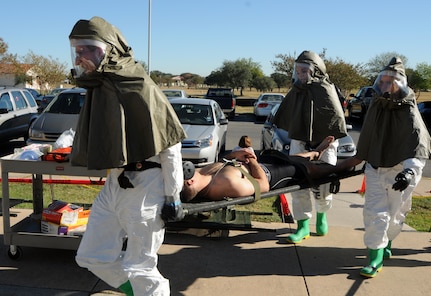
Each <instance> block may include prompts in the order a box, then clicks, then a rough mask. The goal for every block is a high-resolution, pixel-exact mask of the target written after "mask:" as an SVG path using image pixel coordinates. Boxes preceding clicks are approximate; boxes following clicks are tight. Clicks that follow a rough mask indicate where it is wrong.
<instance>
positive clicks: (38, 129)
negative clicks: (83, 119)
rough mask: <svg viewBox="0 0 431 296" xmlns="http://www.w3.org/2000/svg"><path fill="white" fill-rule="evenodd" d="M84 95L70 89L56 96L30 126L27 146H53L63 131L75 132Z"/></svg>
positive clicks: (75, 89) (81, 92)
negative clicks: (71, 130)
mask: <svg viewBox="0 0 431 296" xmlns="http://www.w3.org/2000/svg"><path fill="white" fill-rule="evenodd" d="M85 93H86V90H85V89H83V88H72V89H69V90H65V91H63V92H61V93H60V94H58V95H57V96H56V97H55V98H54V100H52V102H51V103H50V104H49V105H48V106H47V107H46V108H45V109H44V110H43V112H42V113H41V114H40V115H39V117H38V119H37V120H36V121H34V122H33V124H32V125H31V127H30V131H29V138H28V140H27V144H28V145H30V144H54V143H55V141H57V139H58V137H60V135H61V134H62V133H63V132H64V131H66V130H69V129H73V130H76V125H77V123H78V118H79V112H80V111H81V108H82V106H83V105H84V101H85Z"/></svg>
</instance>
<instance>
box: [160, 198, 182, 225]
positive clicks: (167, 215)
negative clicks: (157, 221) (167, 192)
mask: <svg viewBox="0 0 431 296" xmlns="http://www.w3.org/2000/svg"><path fill="white" fill-rule="evenodd" d="M162 219H163V220H164V221H165V222H174V221H181V220H183V219H184V212H183V207H182V206H181V201H179V200H178V201H174V198H173V197H172V196H168V197H166V203H165V204H164V206H163V208H162Z"/></svg>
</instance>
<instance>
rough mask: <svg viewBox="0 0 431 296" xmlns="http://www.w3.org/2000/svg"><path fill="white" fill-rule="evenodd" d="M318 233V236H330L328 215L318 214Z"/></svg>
mask: <svg viewBox="0 0 431 296" xmlns="http://www.w3.org/2000/svg"><path fill="white" fill-rule="evenodd" d="M316 233H317V235H321V236H323V235H326V234H328V222H327V221H326V213H317V217H316Z"/></svg>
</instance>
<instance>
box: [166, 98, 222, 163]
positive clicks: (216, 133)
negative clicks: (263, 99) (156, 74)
mask: <svg viewBox="0 0 431 296" xmlns="http://www.w3.org/2000/svg"><path fill="white" fill-rule="evenodd" d="M170 103H171V104H172V107H173V108H174V110H175V112H176V113H177V116H178V118H179V119H180V121H181V124H182V126H183V128H184V130H185V131H186V134H187V138H186V139H184V140H183V141H182V143H181V144H182V147H181V153H182V157H183V160H184V161H186V160H188V161H191V162H192V163H193V164H194V165H195V166H197V167H201V166H205V165H207V164H210V163H214V162H217V161H218V159H219V154H220V153H223V152H224V151H225V150H226V135H227V125H228V122H229V121H228V119H227V118H226V115H225V114H224V113H223V110H222V109H221V108H220V106H219V104H218V103H217V102H216V101H214V100H208V99H198V98H186V99H171V100H170Z"/></svg>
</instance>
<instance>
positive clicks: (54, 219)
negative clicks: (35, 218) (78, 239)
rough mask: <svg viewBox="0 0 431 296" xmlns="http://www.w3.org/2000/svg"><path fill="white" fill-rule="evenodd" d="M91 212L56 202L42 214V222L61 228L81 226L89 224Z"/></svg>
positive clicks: (62, 202) (69, 204)
mask: <svg viewBox="0 0 431 296" xmlns="http://www.w3.org/2000/svg"><path fill="white" fill-rule="evenodd" d="M90 212H91V210H84V208H83V207H81V206H77V205H74V204H71V203H67V202H64V201H61V200H56V201H54V202H53V203H52V204H50V205H49V206H48V208H46V209H44V210H43V212H42V221H48V222H51V223H54V224H57V225H59V226H79V225H85V224H87V223H88V217H90Z"/></svg>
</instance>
